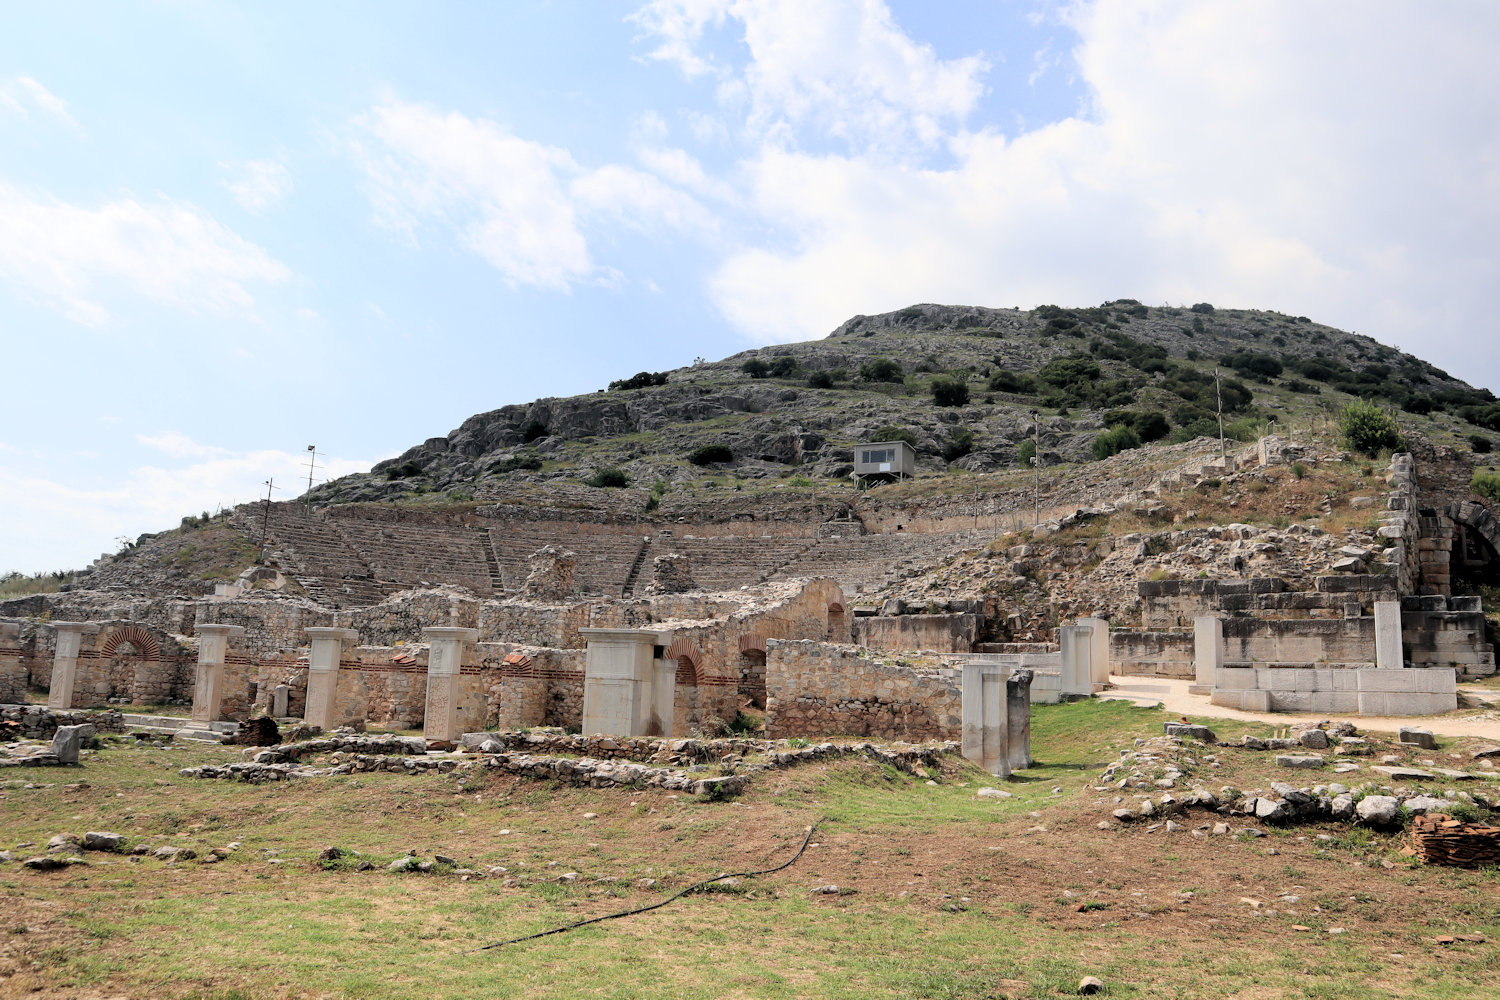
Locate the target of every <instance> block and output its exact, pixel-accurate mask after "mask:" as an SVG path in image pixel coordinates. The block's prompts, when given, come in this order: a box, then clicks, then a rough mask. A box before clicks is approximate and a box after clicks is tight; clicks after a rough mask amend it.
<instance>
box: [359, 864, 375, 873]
mask: <svg viewBox="0 0 1500 1000" xmlns="http://www.w3.org/2000/svg"><path fill="white" fill-rule="evenodd" d="M374 867H375V863H374V862H373V861H361V862H360V863H359V864H357V865H355V866H354V870H355V871H357V872H367V871H369V870H370V869H371V868H374Z"/></svg>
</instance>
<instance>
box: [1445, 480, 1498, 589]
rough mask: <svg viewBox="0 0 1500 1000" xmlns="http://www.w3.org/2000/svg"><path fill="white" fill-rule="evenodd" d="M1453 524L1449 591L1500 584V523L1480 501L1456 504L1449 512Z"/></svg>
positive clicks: (1471, 500) (1473, 500)
mask: <svg viewBox="0 0 1500 1000" xmlns="http://www.w3.org/2000/svg"><path fill="white" fill-rule="evenodd" d="M1446 513H1447V515H1448V517H1449V518H1450V519H1451V520H1452V521H1453V544H1452V547H1451V549H1450V552H1449V556H1448V571H1449V577H1450V581H1449V582H1450V588H1451V584H1452V583H1460V585H1461V586H1463V587H1464V589H1470V588H1473V587H1476V586H1496V585H1497V584H1500V519H1497V518H1496V517H1495V514H1494V512H1493V511H1491V510H1490V508H1489V507H1488V506H1487V505H1486V504H1484V503H1482V502H1480V501H1479V500H1477V499H1469V500H1466V501H1465V502H1463V503H1460V504H1454V505H1453V506H1451V507H1449V508H1448V510H1447V511H1446Z"/></svg>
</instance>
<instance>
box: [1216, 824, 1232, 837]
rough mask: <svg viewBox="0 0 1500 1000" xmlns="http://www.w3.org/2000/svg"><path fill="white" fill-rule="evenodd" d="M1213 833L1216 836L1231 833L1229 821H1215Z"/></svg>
mask: <svg viewBox="0 0 1500 1000" xmlns="http://www.w3.org/2000/svg"><path fill="white" fill-rule="evenodd" d="M1212 833H1213V835H1214V836H1215V837H1223V836H1225V835H1227V834H1228V833H1229V824H1228V823H1215V824H1214V828H1213V830H1212Z"/></svg>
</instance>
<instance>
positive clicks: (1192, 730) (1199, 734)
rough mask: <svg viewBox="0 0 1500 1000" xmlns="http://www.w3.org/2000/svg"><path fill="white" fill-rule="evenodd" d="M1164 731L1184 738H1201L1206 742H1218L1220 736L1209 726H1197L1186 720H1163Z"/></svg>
mask: <svg viewBox="0 0 1500 1000" xmlns="http://www.w3.org/2000/svg"><path fill="white" fill-rule="evenodd" d="M1161 728H1162V732H1164V733H1166V734H1167V735H1168V736H1176V737H1177V738H1178V739H1184V740H1201V741H1203V742H1204V743H1217V742H1219V737H1218V736H1216V735H1214V731H1213V730H1212V729H1209V728H1208V727H1207V726H1195V725H1192V724H1190V723H1186V722H1163V723H1162V724H1161Z"/></svg>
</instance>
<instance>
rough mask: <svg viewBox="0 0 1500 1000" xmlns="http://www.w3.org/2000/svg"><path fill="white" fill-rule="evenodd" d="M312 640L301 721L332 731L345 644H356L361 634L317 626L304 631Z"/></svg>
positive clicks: (350, 629)
mask: <svg viewBox="0 0 1500 1000" xmlns="http://www.w3.org/2000/svg"><path fill="white" fill-rule="evenodd" d="M303 631H304V632H306V633H307V637H308V638H309V639H310V640H312V650H311V651H310V652H309V653H308V656H307V706H306V707H305V708H304V709H303V710H302V721H303V722H305V723H307V724H308V725H309V726H318V727H320V728H322V729H332V728H333V727H334V726H336V725H338V714H337V711H336V709H335V705H334V701H335V697H336V695H337V694H338V688H339V661H340V660H342V659H343V657H344V643H346V642H355V641H357V640H358V639H359V633H358V632H356V631H354V629H352V628H330V627H327V626H321V625H319V626H314V627H312V628H307V629H303Z"/></svg>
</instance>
